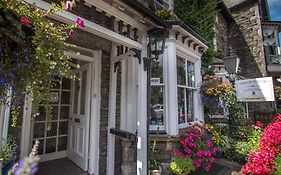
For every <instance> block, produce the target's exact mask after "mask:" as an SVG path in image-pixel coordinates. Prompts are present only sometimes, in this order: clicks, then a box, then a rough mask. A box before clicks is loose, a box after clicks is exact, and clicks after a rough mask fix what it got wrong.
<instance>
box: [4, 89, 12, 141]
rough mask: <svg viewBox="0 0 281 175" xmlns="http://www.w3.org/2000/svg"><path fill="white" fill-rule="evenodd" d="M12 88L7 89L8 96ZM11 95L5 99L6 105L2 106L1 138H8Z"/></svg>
mask: <svg viewBox="0 0 281 175" xmlns="http://www.w3.org/2000/svg"><path fill="white" fill-rule="evenodd" d="M11 94H12V90H9V92H8V96H11ZM11 100H12V99H11V97H9V98H8V99H7V105H5V106H4V121H3V128H2V129H3V130H2V138H4V139H7V138H8V130H9V121H10V111H11Z"/></svg>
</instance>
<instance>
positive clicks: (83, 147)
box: [67, 63, 91, 171]
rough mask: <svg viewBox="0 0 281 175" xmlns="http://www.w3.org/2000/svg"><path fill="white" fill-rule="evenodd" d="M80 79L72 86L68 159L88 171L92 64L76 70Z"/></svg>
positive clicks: (73, 82) (74, 81)
mask: <svg viewBox="0 0 281 175" xmlns="http://www.w3.org/2000/svg"><path fill="white" fill-rule="evenodd" d="M75 74H76V76H77V77H78V78H79V79H76V80H73V81H72V85H71V88H72V89H71V94H72V95H71V111H70V118H69V144H68V152H67V153H68V158H69V159H71V160H72V161H73V162H74V163H76V164H77V165H78V166H79V167H81V168H82V169H83V170H84V171H87V170H88V145H89V139H88V138H89V117H90V88H91V81H90V80H91V78H90V75H91V74H90V64H89V63H87V64H84V65H82V66H81V67H80V68H78V69H76V70H75Z"/></svg>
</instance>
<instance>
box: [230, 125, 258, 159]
mask: <svg viewBox="0 0 281 175" xmlns="http://www.w3.org/2000/svg"><path fill="white" fill-rule="evenodd" d="M261 134H262V128H261V127H258V126H247V127H239V129H238V131H237V132H236V135H235V136H234V137H233V138H234V140H232V144H231V145H232V146H231V148H230V149H229V150H228V152H227V157H228V158H229V159H231V160H235V161H239V162H244V161H245V158H246V156H247V155H248V154H249V152H251V151H254V150H256V149H257V148H258V144H259V138H260V136H261Z"/></svg>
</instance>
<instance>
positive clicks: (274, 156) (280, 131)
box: [242, 114, 281, 175]
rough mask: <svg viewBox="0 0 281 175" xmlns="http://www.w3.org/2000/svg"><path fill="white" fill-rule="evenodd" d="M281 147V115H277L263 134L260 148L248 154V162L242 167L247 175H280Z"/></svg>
mask: <svg viewBox="0 0 281 175" xmlns="http://www.w3.org/2000/svg"><path fill="white" fill-rule="evenodd" d="M280 146H281V114H276V115H275V116H274V120H273V122H272V123H270V124H269V125H268V126H267V127H266V128H265V129H264V132H263V133H262V136H261V138H260V140H259V144H258V148H257V149H256V150H255V151H253V152H250V153H249V154H248V162H247V163H246V165H245V166H243V167H242V173H243V174H245V175H248V174H250V175H270V174H280V173H281V171H280V168H279V169H276V168H275V166H276V165H277V166H278V167H279V166H280V165H278V164H277V162H279V163H280V153H281V152H280V148H281V147H280Z"/></svg>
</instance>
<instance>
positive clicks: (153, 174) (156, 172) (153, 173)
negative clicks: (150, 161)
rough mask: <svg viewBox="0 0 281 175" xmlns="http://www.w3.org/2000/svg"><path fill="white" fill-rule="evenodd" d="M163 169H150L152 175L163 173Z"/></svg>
mask: <svg viewBox="0 0 281 175" xmlns="http://www.w3.org/2000/svg"><path fill="white" fill-rule="evenodd" d="M161 173H162V170H150V175H161Z"/></svg>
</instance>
